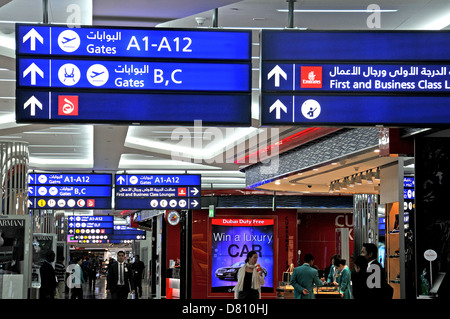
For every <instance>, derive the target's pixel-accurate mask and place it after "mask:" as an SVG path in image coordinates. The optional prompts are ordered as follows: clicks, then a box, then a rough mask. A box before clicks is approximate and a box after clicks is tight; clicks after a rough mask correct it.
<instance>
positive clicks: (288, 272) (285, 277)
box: [283, 264, 294, 282]
mask: <svg viewBox="0 0 450 319" xmlns="http://www.w3.org/2000/svg"><path fill="white" fill-rule="evenodd" d="M293 271H294V264H291V265H290V266H289V268H288V269H287V270H286V271H285V272H283V282H290V281H291V275H292V272H293Z"/></svg>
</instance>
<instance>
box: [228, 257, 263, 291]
mask: <svg viewBox="0 0 450 319" xmlns="http://www.w3.org/2000/svg"><path fill="white" fill-rule="evenodd" d="M257 261H258V254H257V253H256V251H254V250H252V251H250V252H248V254H247V258H246V259H245V264H244V265H243V266H242V267H241V268H239V270H238V278H237V279H238V281H237V284H236V286H235V287H234V288H233V291H234V299H249V300H254V299H261V286H262V285H264V282H265V281H264V274H263V271H262V269H261V266H260V265H259V264H257Z"/></svg>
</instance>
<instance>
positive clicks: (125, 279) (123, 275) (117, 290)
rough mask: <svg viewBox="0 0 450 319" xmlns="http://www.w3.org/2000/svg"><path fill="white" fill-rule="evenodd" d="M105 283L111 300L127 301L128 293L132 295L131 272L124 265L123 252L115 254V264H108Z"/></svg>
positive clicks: (129, 268) (130, 269) (125, 264)
mask: <svg viewBox="0 0 450 319" xmlns="http://www.w3.org/2000/svg"><path fill="white" fill-rule="evenodd" d="M106 280H107V283H106V291H107V292H108V293H111V299H127V298H128V293H129V292H131V293H134V292H135V289H134V281H133V271H132V268H131V266H130V265H128V264H127V263H125V252H124V251H119V252H118V253H117V262H115V263H113V264H110V266H109V271H108V276H107V279H106Z"/></svg>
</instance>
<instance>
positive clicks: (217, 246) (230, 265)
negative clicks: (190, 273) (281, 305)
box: [211, 218, 274, 293]
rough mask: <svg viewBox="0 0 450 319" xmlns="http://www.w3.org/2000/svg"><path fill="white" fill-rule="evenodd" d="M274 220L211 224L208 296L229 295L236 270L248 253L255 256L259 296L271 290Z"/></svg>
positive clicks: (217, 220) (218, 220)
mask: <svg viewBox="0 0 450 319" xmlns="http://www.w3.org/2000/svg"><path fill="white" fill-rule="evenodd" d="M273 241H274V220H273V219H259V218H214V219H212V220H211V292H213V293H227V292H228V293H232V292H233V291H232V289H233V287H234V286H235V285H236V284H237V276H238V271H239V269H240V268H241V267H242V266H243V265H244V264H245V259H246V258H247V254H248V253H249V252H250V251H255V252H256V254H257V255H258V261H257V263H258V264H260V265H261V268H262V270H263V273H264V279H265V283H264V285H263V286H262V287H261V291H262V292H273V288H274V280H273V278H274V245H273Z"/></svg>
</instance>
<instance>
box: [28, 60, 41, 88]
mask: <svg viewBox="0 0 450 319" xmlns="http://www.w3.org/2000/svg"><path fill="white" fill-rule="evenodd" d="M28 73H30V74H31V85H36V73H37V74H39V75H40V77H41V78H44V72H43V71H42V70H41V69H39V67H38V66H37V65H36V64H34V62H33V63H31V65H30V66H29V67H28V68H26V69H25V71H23V77H24V78H25V77H26V76H27V75H28Z"/></svg>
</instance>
